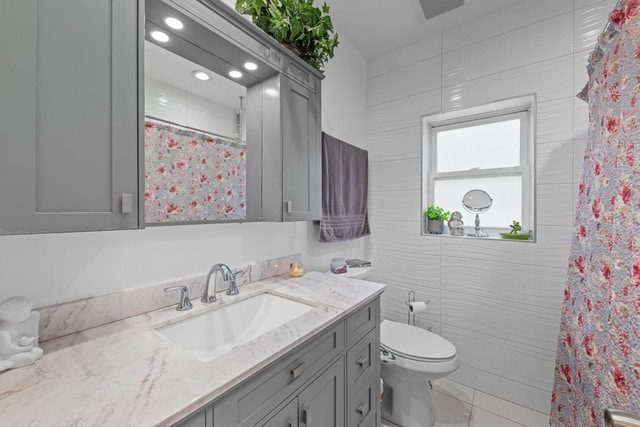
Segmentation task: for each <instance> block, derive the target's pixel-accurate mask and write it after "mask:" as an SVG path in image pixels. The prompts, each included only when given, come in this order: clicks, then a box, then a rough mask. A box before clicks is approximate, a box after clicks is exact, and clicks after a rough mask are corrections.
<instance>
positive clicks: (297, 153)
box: [280, 76, 322, 221]
mask: <svg viewBox="0 0 640 427" xmlns="http://www.w3.org/2000/svg"><path fill="white" fill-rule="evenodd" d="M280 96H281V98H282V162H283V165H282V168H283V171H282V180H283V190H282V191H283V194H282V197H283V202H284V212H283V219H284V220H285V221H308V220H317V219H320V215H321V212H320V210H321V190H322V189H321V187H320V185H321V177H320V164H321V153H320V124H321V120H320V92H313V91H312V90H311V89H308V88H306V87H304V86H302V85H301V84H299V83H296V82H294V81H292V80H291V79H289V78H288V77H285V76H281V83H280Z"/></svg>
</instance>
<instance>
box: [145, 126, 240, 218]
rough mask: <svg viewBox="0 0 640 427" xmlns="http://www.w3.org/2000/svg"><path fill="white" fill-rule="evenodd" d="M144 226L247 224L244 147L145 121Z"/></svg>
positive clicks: (218, 137)
mask: <svg viewBox="0 0 640 427" xmlns="http://www.w3.org/2000/svg"><path fill="white" fill-rule="evenodd" d="M144 157H145V177H144V178H145V194H144V200H145V220H146V222H147V223H154V222H184V221H187V222H191V221H220V220H222V221H225V220H226V221H229V220H241V219H245V218H246V193H245V191H246V169H247V167H246V145H245V144H243V143H238V142H236V141H234V140H231V139H227V138H223V137H220V136H215V135H212V134H207V133H202V132H197V131H194V130H191V129H185V128H182V127H178V126H172V125H167V124H164V123H161V122H159V121H156V120H151V119H147V120H146V121H145V132H144Z"/></svg>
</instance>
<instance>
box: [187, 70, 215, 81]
mask: <svg viewBox="0 0 640 427" xmlns="http://www.w3.org/2000/svg"><path fill="white" fill-rule="evenodd" d="M191 74H193V77H195V78H196V79H198V80H209V79H210V78H211V76H210V75H209V74H207V73H205V72H204V71H200V70H195V71H192V72H191Z"/></svg>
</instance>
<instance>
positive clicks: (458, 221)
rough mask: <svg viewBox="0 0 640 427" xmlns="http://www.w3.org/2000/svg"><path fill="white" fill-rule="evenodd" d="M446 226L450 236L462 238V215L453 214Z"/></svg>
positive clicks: (456, 212) (458, 213)
mask: <svg viewBox="0 0 640 427" xmlns="http://www.w3.org/2000/svg"><path fill="white" fill-rule="evenodd" d="M447 225H448V226H449V232H450V233H451V235H452V236H464V222H462V214H461V213H460V212H458V211H455V212H453V213H452V214H451V217H449V224H447Z"/></svg>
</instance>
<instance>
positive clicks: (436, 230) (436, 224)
mask: <svg viewBox="0 0 640 427" xmlns="http://www.w3.org/2000/svg"><path fill="white" fill-rule="evenodd" d="M450 213H451V212H449V211H445V210H444V209H443V208H441V207H440V206H435V205H431V206H428V207H427V209H425V211H424V217H425V218H426V220H427V223H426V230H427V231H428V232H429V233H430V234H442V233H443V232H444V222H445V221H447V220H448V219H449V214H450Z"/></svg>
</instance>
